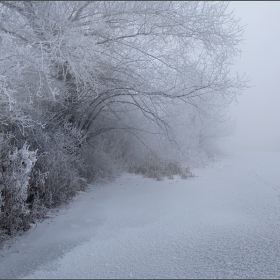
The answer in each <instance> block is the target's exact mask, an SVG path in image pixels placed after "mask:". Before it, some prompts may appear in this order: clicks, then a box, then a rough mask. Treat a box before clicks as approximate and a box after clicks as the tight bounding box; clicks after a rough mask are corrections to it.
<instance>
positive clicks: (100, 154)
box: [0, 1, 246, 208]
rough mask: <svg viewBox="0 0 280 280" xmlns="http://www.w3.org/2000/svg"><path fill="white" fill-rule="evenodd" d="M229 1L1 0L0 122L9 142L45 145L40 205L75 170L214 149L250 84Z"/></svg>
mask: <svg viewBox="0 0 280 280" xmlns="http://www.w3.org/2000/svg"><path fill="white" fill-rule="evenodd" d="M227 7H228V3H227V2H212V1H209V2H207V1H206V2H204V1H202V2H200V1H65V2H63V1H0V106H1V112H0V133H1V135H2V136H3V137H4V136H5V137H6V136H7V135H9V136H11V139H13V140H12V141H10V142H9V145H10V148H11V151H14V149H19V150H20V149H22V148H23V146H24V144H25V143H27V145H28V146H29V149H30V151H35V150H36V151H37V160H36V163H35V164H34V166H33V167H32V170H31V177H30V178H31V179H30V183H29V188H28V192H29V196H28V199H27V201H28V203H29V204H30V205H31V206H30V207H31V208H32V204H33V203H34V201H36V200H37V201H38V200H40V201H44V205H46V206H47V207H50V206H51V205H56V204H58V203H59V202H60V201H61V200H65V199H67V197H69V196H70V195H71V194H72V193H74V192H75V189H78V187H76V185H77V184H78V183H77V182H78V181H75V178H78V177H79V176H83V177H86V178H91V179H93V178H96V176H101V175H102V174H103V176H108V175H109V174H110V173H112V172H113V166H118V167H119V168H120V169H121V168H127V169H129V170H132V171H136V170H144V169H145V168H146V167H145V164H147V162H150V163H151V162H154V164H157V163H159V165H160V164H162V165H164V167H163V169H164V168H168V166H169V167H170V164H169V163H170V162H173V163H174V162H175V163H176V162H177V161H185V162H188V161H189V163H190V162H191V161H195V160H196V159H197V157H198V155H200V156H201V155H202V154H203V153H205V155H206V157H207V154H209V153H210V152H209V151H210V150H211V147H210V146H211V145H212V142H213V139H216V138H217V137H218V136H219V135H221V129H220V128H221V127H222V126H220V123H221V121H222V120H223V112H224V109H225V108H226V107H227V106H228V105H229V104H230V103H231V102H232V101H233V100H234V99H235V98H236V95H237V94H238V93H240V92H241V90H242V89H243V88H244V86H245V84H246V83H245V81H244V79H243V78H239V76H238V75H233V74H232V73H231V72H230V69H231V65H232V64H233V63H234V59H235V57H236V56H237V55H238V54H239V52H240V49H239V44H240V42H241V40H242V27H240V25H239V23H238V20H236V19H235V18H234V15H233V14H232V13H231V12H230V11H228V10H227ZM5 137H4V138H5ZM4 138H3V139H4ZM5 139H6V138H5ZM9 139H10V138H9ZM209 139H211V141H209ZM198 150H200V151H201V152H197V151H198ZM151 158H152V159H153V160H152V161H151ZM112 162H113V164H112ZM109 163H111V165H110V164H109ZM168 164H169V165H168ZM108 166H109V167H110V168H108ZM151 168H152V167H151ZM163 169H162V170H163ZM106 170H107V173H106ZM163 173H164V172H163ZM70 175H71V176H70ZM62 182H63V183H62ZM67 186H71V187H70V188H68V187H67ZM65 193H67V195H65V196H64V198H63V199H62V197H63V194H65Z"/></svg>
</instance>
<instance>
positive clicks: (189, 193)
mask: <svg viewBox="0 0 280 280" xmlns="http://www.w3.org/2000/svg"><path fill="white" fill-rule="evenodd" d="M194 173H195V174H196V175H197V177H196V178H194V179H188V180H182V179H178V178H175V179H173V180H168V179H165V180H164V181H160V182H158V181H155V180H152V179H147V178H142V177H141V176H137V175H132V174H124V175H123V176H122V177H120V178H118V179H117V180H116V181H114V182H111V183H108V184H106V185H99V186H94V187H92V188H91V189H90V190H88V191H86V192H85V193H81V194H80V195H79V196H78V197H77V198H76V200H75V201H74V202H73V203H72V204H71V205H70V206H69V207H68V208H67V209H65V208H62V209H61V210H60V212H59V213H57V214H56V215H54V217H52V218H50V219H48V220H45V221H44V222H43V223H41V224H38V226H37V227H34V228H33V229H31V230H30V231H29V232H28V233H27V234H25V235H24V236H21V237H18V238H17V240H16V242H14V244H11V246H10V248H9V247H8V245H7V246H6V247H5V249H4V250H2V251H0V277H1V278H99V279H100V278H280V201H279V194H280V153H279V152H246V153H245V152H244V153H238V154H236V155H235V156H234V157H233V158H231V159H226V160H223V161H220V162H217V163H214V164H211V165H210V166H208V167H207V168H204V169H196V170H194Z"/></svg>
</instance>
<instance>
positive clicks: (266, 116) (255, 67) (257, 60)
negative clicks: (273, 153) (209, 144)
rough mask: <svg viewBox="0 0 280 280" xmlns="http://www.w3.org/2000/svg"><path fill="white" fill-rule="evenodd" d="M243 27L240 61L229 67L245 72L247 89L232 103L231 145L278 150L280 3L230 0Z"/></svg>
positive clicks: (238, 147)
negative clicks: (233, 126)
mask: <svg viewBox="0 0 280 280" xmlns="http://www.w3.org/2000/svg"><path fill="white" fill-rule="evenodd" d="M229 9H230V10H233V9H234V14H235V15H236V18H240V24H241V25H242V26H244V25H246V26H245V28H244V34H243V38H244V44H243V46H242V47H241V49H242V53H241V58H240V60H239V61H238V62H237V63H236V65H235V67H233V69H236V71H238V72H239V73H240V74H242V73H244V72H245V73H246V75H247V76H248V77H249V79H250V83H249V84H250V86H251V87H250V88H248V89H245V90H244V92H243V94H242V95H241V96H239V97H238V104H232V105H231V108H230V112H229V113H230V115H231V117H232V118H233V119H235V120H236V127H235V132H234V135H233V137H232V139H231V140H230V141H231V144H232V145H233V146H234V147H235V148H236V149H237V150H280V129H279V128H280V109H279V105H280V94H279V91H280V84H279V70H280V55H279V50H280V18H279V14H280V2H277V1H275V2H272V1H260V2H258V1H252V2H248V1H237V2H231V3H230V5H229Z"/></svg>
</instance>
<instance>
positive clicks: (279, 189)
mask: <svg viewBox="0 0 280 280" xmlns="http://www.w3.org/2000/svg"><path fill="white" fill-rule="evenodd" d="M251 174H252V175H253V177H255V179H256V180H258V181H260V182H261V183H263V184H265V185H267V186H270V187H272V188H273V189H274V190H275V191H278V192H279V191H280V186H279V185H276V184H273V183H271V182H269V181H267V180H264V179H263V178H261V177H260V176H259V175H258V174H256V173H255V172H254V170H252V169H250V171H249V175H250V176H251ZM277 198H278V200H279V203H280V193H278V195H277Z"/></svg>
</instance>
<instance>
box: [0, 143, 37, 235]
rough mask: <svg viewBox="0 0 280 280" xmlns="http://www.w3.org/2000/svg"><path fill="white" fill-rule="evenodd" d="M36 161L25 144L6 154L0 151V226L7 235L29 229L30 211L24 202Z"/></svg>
mask: <svg viewBox="0 0 280 280" xmlns="http://www.w3.org/2000/svg"><path fill="white" fill-rule="evenodd" d="M6 148H7V147H6ZM10 148H12V147H10ZM36 160H37V157H36V151H30V150H29V147H28V146H27V145H26V144H24V146H23V147H22V148H21V149H18V148H17V147H14V148H13V149H10V150H8V151H7V152H6V151H3V149H2V151H1V161H2V176H3V179H2V190H1V203H2V205H1V220H0V225H1V228H2V229H4V230H5V231H6V233H7V234H8V235H13V234H14V233H15V232H17V231H19V230H27V229H28V228H29V222H30V220H29V217H30V210H29V208H28V205H27V203H26V200H27V196H28V186H29V179H30V173H31V171H32V169H33V167H34V164H35V162H36Z"/></svg>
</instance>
